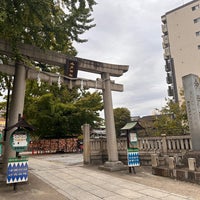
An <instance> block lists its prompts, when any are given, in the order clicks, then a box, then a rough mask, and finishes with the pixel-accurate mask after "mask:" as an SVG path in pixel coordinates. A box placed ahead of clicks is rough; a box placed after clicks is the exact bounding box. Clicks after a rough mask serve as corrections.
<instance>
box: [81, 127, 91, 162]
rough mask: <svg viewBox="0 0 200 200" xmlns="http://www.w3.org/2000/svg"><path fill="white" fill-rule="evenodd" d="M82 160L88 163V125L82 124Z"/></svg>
mask: <svg viewBox="0 0 200 200" xmlns="http://www.w3.org/2000/svg"><path fill="white" fill-rule="evenodd" d="M83 162H84V164H90V125H89V124H84V125H83Z"/></svg>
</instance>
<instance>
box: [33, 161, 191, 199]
mask: <svg viewBox="0 0 200 200" xmlns="http://www.w3.org/2000/svg"><path fill="white" fill-rule="evenodd" d="M29 166H31V169H30V172H31V173H32V174H34V175H36V176H37V177H39V178H40V179H41V180H43V181H44V182H45V183H47V184H48V185H50V186H51V187H53V188H54V189H55V190H56V191H57V192H58V193H60V194H62V195H63V196H64V197H66V199H70V200H101V199H103V200H130V199H131V200H132V199H137V200H156V199H157V200H158V199H162V200H165V199H167V200H186V199H187V200H188V199H192V198H189V197H186V196H181V195H178V194H174V193H170V192H168V191H164V190H160V189H157V188H153V187H150V186H146V185H144V184H140V183H136V182H134V181H130V180H125V179H123V178H121V177H117V176H113V175H111V174H109V173H104V172H102V171H100V170H91V169H89V168H86V167H83V166H82V165H76V166H67V167H66V166H65V165H64V164H63V163H59V162H57V163H56V162H49V161H46V160H40V161H39V162H38V159H35V158H30V159H29ZM50 199H53V200H55V198H51V197H50V198H49V200H50ZM56 199H59V198H56Z"/></svg>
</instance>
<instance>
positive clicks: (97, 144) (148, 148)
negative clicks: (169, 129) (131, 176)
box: [89, 135, 192, 166]
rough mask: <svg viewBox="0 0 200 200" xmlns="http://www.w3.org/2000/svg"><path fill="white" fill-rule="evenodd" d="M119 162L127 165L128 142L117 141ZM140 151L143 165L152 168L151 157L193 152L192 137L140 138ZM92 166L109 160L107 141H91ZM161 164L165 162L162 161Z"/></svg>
mask: <svg viewBox="0 0 200 200" xmlns="http://www.w3.org/2000/svg"><path fill="white" fill-rule="evenodd" d="M117 149H118V157H119V160H120V161H122V162H123V163H124V164H127V140H126V138H118V139H117ZM138 149H139V155H140V163H141V165H146V166H151V155H152V154H154V153H157V154H158V155H164V154H168V155H170V156H173V155H175V154H180V155H183V154H185V153H186V152H188V151H191V150H192V144H191V137H190V135H183V136H166V135H162V136H160V137H139V138H138ZM89 152H90V155H89V157H90V162H89V163H90V164H94V165H99V164H103V163H104V162H105V161H107V160H108V156H107V143H106V139H90V151H89ZM160 162H164V161H163V159H160Z"/></svg>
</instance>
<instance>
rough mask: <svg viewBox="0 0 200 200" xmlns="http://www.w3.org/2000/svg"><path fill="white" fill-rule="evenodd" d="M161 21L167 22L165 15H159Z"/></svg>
mask: <svg viewBox="0 0 200 200" xmlns="http://www.w3.org/2000/svg"><path fill="white" fill-rule="evenodd" d="M161 21H162V23H163V24H166V22H167V17H166V15H163V16H162V17H161Z"/></svg>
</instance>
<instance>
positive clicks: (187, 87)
mask: <svg viewBox="0 0 200 200" xmlns="http://www.w3.org/2000/svg"><path fill="white" fill-rule="evenodd" d="M182 80H183V88H184V95H185V102H186V107H187V116H188V121H189V128H190V134H191V137H192V148H193V150H195V151H199V150H200V82H199V77H198V76H197V75H194V74H189V75H187V76H184V77H183V78H182Z"/></svg>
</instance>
